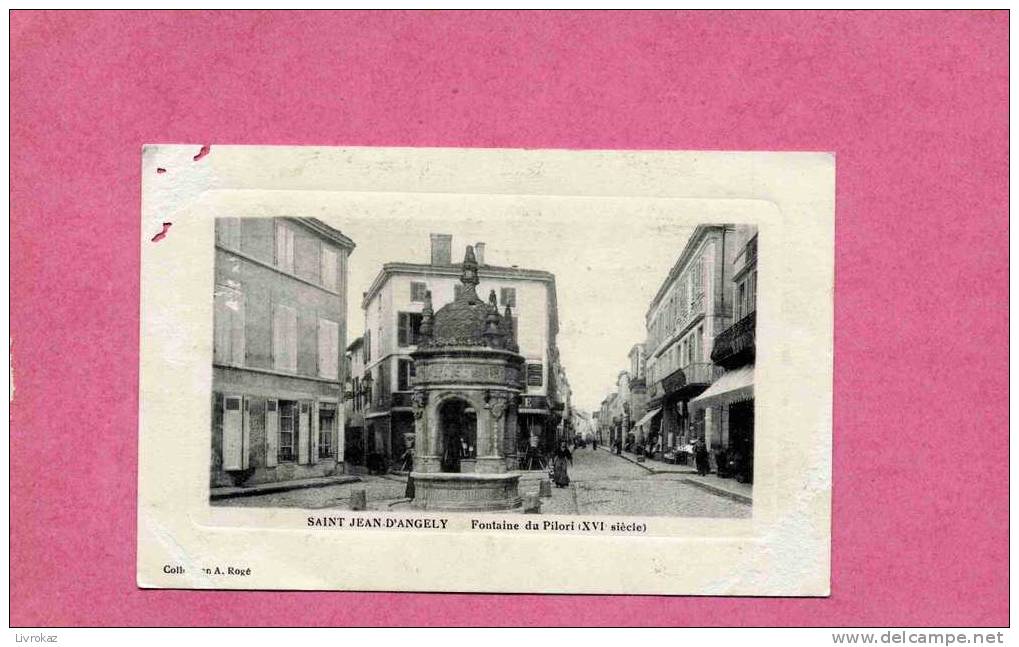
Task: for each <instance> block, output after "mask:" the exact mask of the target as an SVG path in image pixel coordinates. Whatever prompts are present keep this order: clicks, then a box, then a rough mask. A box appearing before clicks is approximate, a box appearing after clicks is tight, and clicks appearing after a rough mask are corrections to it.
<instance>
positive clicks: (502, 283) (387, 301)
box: [357, 234, 568, 461]
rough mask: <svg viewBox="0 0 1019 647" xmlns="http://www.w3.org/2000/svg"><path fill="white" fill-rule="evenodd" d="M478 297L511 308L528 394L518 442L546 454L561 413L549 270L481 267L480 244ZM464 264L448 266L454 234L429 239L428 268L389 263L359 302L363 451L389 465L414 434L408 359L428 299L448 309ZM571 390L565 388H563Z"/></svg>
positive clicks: (481, 251) (481, 248)
mask: <svg viewBox="0 0 1019 647" xmlns="http://www.w3.org/2000/svg"><path fill="white" fill-rule="evenodd" d="M473 253H474V257H475V259H476V261H477V264H478V270H477V273H478V279H479V284H478V286H477V290H478V294H479V295H481V297H482V298H483V299H487V298H488V296H489V295H490V294H491V293H493V292H494V294H495V298H496V302H497V305H498V306H499V308H500V309H502V308H505V307H506V306H510V308H511V309H512V313H513V326H514V331H515V333H516V340H517V343H518V345H519V348H520V354H521V355H523V356H524V358H525V369H524V370H525V375H524V377H525V390H524V391H523V394H522V396H521V397H522V401H521V404H520V407H519V409H518V416H517V424H518V425H519V430H518V444H519V445H521V447H519V448H518V451H523V450H524V447H525V446H527V445H531V446H534V447H540V448H541V449H542V450H543V451H548V450H551V448H552V446H553V445H554V443H555V438H556V434H557V433H561V425H560V421H561V420H562V416H563V412H564V410H565V402H564V401H563V396H562V393H561V391H563V390H564V389H563V388H562V387H563V386H565V382H564V373H563V371H562V370H561V365H560V362H559V353H558V349H557V346H556V336H557V334H558V331H559V319H558V311H557V303H556V286H555V277H554V276H553V275H552V274H550V273H549V272H544V271H540V270H529V269H521V268H517V267H507V266H496V265H492V264H489V263H487V262H486V258H485V245H484V243H477V244H475V245H474V246H473ZM461 272H462V263H453V262H452V236H450V235H448V234H432V235H431V259H430V262H428V263H404V262H394V263H386V264H385V265H384V266H383V267H382V270H381V271H380V272H379V274H378V275H377V276H376V278H375V279H374V281H373V282H372V284H371V285H370V286H369V288H368V290H367V291H365V293H364V295H363V299H362V302H361V306H362V309H363V311H364V323H365V328H364V337H363V346H362V349H363V363H364V366H363V368H362V371H361V374H359V375H357V377H358V378H359V380H360V383H361V384H362V385H367V386H366V389H367V392H368V393H369V394H370V398H369V401H368V402H367V408H366V409H365V411H364V420H365V441H364V444H365V451H366V452H367V453H376V454H379V455H380V456H382V457H383V458H384V459H387V460H389V461H393V460H395V459H398V458H399V457H400V456H402V455H403V452H404V451H405V449H406V443H407V439H408V438H409V437H410V435H412V434H413V431H414V416H413V414H414V411H413V404H412V401H411V396H412V394H413V385H414V378H415V368H414V362H413V360H412V358H411V354H412V353H414V352H415V351H416V350H417V346H418V341H419V338H420V334H421V333H420V327H421V322H422V317H423V315H422V310H423V308H424V306H425V300H426V295H427V294H428V293H431V298H432V301H433V303H438V304H442V303H450V302H452V301H454V300H455V299H456V298H457V296H458V295H459V293H460V290H461V289H462V284H461V282H460V276H461ZM567 392H568V389H567Z"/></svg>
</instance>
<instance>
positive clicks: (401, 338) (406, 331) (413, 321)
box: [397, 312, 421, 346]
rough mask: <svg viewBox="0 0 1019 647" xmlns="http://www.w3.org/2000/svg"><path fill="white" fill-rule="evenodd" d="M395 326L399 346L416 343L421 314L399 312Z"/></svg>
mask: <svg viewBox="0 0 1019 647" xmlns="http://www.w3.org/2000/svg"><path fill="white" fill-rule="evenodd" d="M397 326H398V328H397V343H398V344H399V345H400V346H413V345H415V344H417V343H418V335H419V334H420V332H421V315H420V314H419V313H417V312H401V313H399V315H398V320H397Z"/></svg>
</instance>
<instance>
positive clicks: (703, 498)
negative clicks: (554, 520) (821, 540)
mask: <svg viewBox="0 0 1019 647" xmlns="http://www.w3.org/2000/svg"><path fill="white" fill-rule="evenodd" d="M572 451H573V467H572V468H571V469H570V486H569V487H568V488H557V487H555V486H553V487H552V498H551V500H550V499H547V498H546V499H543V500H542V509H541V511H542V513H545V514H591V515H596V514H598V515H634V516H670V517H724V518H747V517H749V516H750V510H751V506H749V505H746V504H744V503H739V502H737V501H733V500H731V499H728V498H726V497H722V496H719V495H716V494H712V493H710V492H705V491H704V490H701V489H700V488H697V487H694V486H692V485H689V484H687V483H683V482H682V478H683V477H682V476H681V475H679V474H651V473H649V472H648V471H647V470H645V469H644V468H642V467H639V466H638V465H634V464H633V463H631V462H630V461H628V460H625V459H623V458H620V457H619V456H615V455H613V454H610V453H609V452H607V451H604V450H602V449H598V450H597V451H594V450H591V449H590V446H589V447H588V448H587V449H577V450H572ZM540 477H541V475H532V474H527V475H525V476H524V477H523V478H521V481H520V489H521V491H522V492H523V493H531V492H536V491H537V488H538V484H537V481H538V479H539V478H540Z"/></svg>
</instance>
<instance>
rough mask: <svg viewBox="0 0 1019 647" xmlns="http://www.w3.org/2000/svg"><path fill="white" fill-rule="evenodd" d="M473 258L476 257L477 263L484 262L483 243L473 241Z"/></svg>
mask: <svg viewBox="0 0 1019 647" xmlns="http://www.w3.org/2000/svg"><path fill="white" fill-rule="evenodd" d="M474 258H476V259H478V265H484V264H485V243H474Z"/></svg>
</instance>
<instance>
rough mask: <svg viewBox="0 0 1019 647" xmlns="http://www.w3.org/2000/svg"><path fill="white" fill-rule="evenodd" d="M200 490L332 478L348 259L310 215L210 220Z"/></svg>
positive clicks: (338, 444)
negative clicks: (204, 454) (207, 461)
mask: <svg viewBox="0 0 1019 647" xmlns="http://www.w3.org/2000/svg"><path fill="white" fill-rule="evenodd" d="M215 246H216V248H215V285H214V286H213V288H214V291H213V294H214V301H215V310H214V315H213V328H214V337H213V367H212V369H213V370H212V390H213V393H212V402H211V406H212V447H211V450H212V461H211V484H212V486H213V487H218V486H239V485H245V484H255V483H266V482H275V481H287V480H294V479H302V478H311V477H318V476H326V475H330V474H334V473H337V472H342V471H343V458H344V456H343V446H344V440H343V429H344V411H343V408H342V406H341V398H342V391H341V385H342V384H343V383H344V381H345V379H346V375H345V369H346V363H345V362H344V352H343V349H344V345H345V339H346V334H347V326H346V304H347V259H348V257H349V255H350V253H351V252H352V251H353V249H354V243H353V241H351V240H350V239H349V238H347V237H346V236H344V235H343V233H341V232H340V231H338V230H336V229H334V228H332V227H330V226H328V225H326V224H324V223H322V222H320V221H318V220H316V219H313V218H219V219H217V220H216V243H215Z"/></svg>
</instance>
